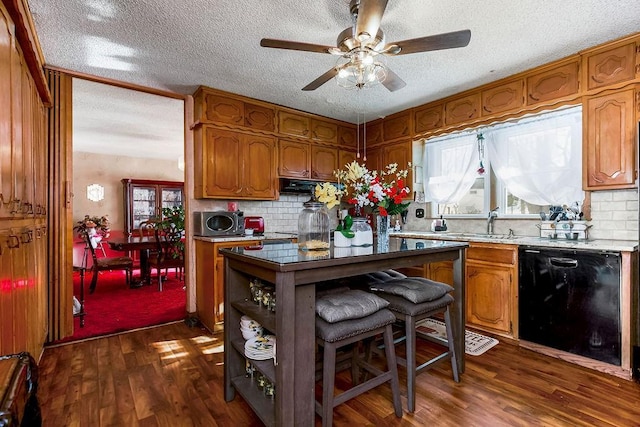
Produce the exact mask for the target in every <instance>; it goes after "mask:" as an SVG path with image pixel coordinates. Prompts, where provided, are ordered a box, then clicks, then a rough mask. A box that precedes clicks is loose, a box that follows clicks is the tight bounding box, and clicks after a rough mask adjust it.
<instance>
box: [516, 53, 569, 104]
mask: <svg viewBox="0 0 640 427" xmlns="http://www.w3.org/2000/svg"><path fill="white" fill-rule="evenodd" d="M579 64H580V62H579V60H578V59H577V58H576V59H575V60H571V61H570V62H568V63H565V64H562V65H557V66H554V67H552V68H550V69H544V70H542V71H540V72H537V73H534V74H531V75H530V76H529V77H527V105H532V104H538V103H540V102H545V101H550V100H556V99H558V98H563V97H565V96H569V95H575V94H577V93H578V89H579V84H578V82H579V79H578V69H579Z"/></svg>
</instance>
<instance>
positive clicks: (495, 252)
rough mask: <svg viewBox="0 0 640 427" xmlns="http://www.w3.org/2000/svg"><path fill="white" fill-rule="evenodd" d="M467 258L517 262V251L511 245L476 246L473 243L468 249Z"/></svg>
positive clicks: (502, 262)
mask: <svg viewBox="0 0 640 427" xmlns="http://www.w3.org/2000/svg"><path fill="white" fill-rule="evenodd" d="M500 246H503V245H500ZM467 260H476V261H484V262H491V263H494V264H515V263H516V251H515V249H514V248H512V247H510V246H509V247H497V246H491V247H489V246H475V245H474V244H473V243H472V244H471V246H469V248H468V249H467Z"/></svg>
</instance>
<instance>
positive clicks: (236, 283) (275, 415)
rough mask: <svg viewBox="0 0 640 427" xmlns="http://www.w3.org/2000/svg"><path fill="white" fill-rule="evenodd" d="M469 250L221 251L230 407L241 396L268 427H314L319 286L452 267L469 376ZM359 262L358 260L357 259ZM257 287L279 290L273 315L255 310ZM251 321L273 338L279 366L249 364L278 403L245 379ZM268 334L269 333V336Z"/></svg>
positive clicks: (443, 246)
mask: <svg viewBox="0 0 640 427" xmlns="http://www.w3.org/2000/svg"><path fill="white" fill-rule="evenodd" d="M467 246H468V244H467V243H465V242H447V241H434V240H421V239H403V238H391V242H390V245H389V251H388V252H385V253H378V252H377V251H376V249H375V245H374V246H373V247H368V248H351V249H353V250H344V249H348V248H335V250H334V248H333V247H332V248H331V249H330V250H327V251H309V252H304V251H301V250H299V249H298V245H297V244H296V243H278V244H273V245H270V244H265V245H264V246H263V247H262V248H260V249H257V250H254V249H248V248H245V247H234V248H228V249H221V253H222V254H224V257H225V277H226V280H225V298H224V301H225V303H224V304H225V328H224V346H225V347H224V348H225V354H224V363H225V369H224V373H225V379H224V381H225V400H227V401H231V400H233V399H234V397H235V392H236V391H237V392H239V393H240V394H241V395H242V397H243V398H244V399H245V400H246V401H247V402H248V403H249V405H250V406H251V407H252V408H253V410H254V411H255V412H256V414H257V415H258V416H259V417H260V418H261V420H262V421H263V422H264V423H265V424H266V425H268V426H270V425H277V426H284V425H307V426H311V425H314V419H315V411H314V387H315V357H314V354H315V294H316V284H317V283H320V282H326V281H329V280H335V279H345V278H349V277H353V276H357V275H360V274H365V273H371V272H375V271H380V270H386V269H390V268H403V267H412V266H417V265H422V264H426V263H431V262H439V261H453V270H454V271H453V276H454V288H455V291H454V293H453V296H454V299H455V301H454V304H453V312H452V320H453V322H452V326H453V331H454V334H455V336H456V340H455V348H456V357H457V359H458V366H459V368H460V372H461V373H462V372H464V356H465V354H464V332H463V331H464V325H465V309H464V301H465V287H464V261H465V260H464V257H465V248H466V247H467ZM354 253H355V254H357V255H354ZM254 279H259V280H260V281H262V282H263V283H264V282H267V283H269V284H271V285H272V286H273V287H274V288H275V294H276V297H277V299H276V309H275V311H273V312H272V311H270V310H268V309H267V308H263V307H260V306H258V305H255V304H254V303H253V301H252V300H251V297H250V290H249V283H250V281H251V280H254ZM243 315H247V316H249V317H251V318H253V319H254V320H256V321H257V322H258V323H260V324H261V325H262V326H263V327H264V328H265V329H266V330H267V331H268V333H272V334H274V335H276V341H277V352H276V360H277V365H275V366H274V361H273V360H272V359H270V360H266V361H251V363H252V365H253V367H254V368H255V369H257V370H258V372H259V374H260V375H263V376H264V377H266V378H267V380H268V381H269V382H271V383H273V384H275V397H274V398H270V397H266V396H265V395H264V393H263V392H262V391H261V390H260V389H259V388H258V386H257V382H256V381H255V380H254V379H253V378H252V377H248V376H247V374H246V362H247V361H246V359H245V356H244V340H243V338H242V334H241V331H240V328H239V322H240V318H241V317H242V316H243ZM265 333H266V332H265Z"/></svg>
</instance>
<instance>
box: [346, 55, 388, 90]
mask: <svg viewBox="0 0 640 427" xmlns="http://www.w3.org/2000/svg"><path fill="white" fill-rule="evenodd" d="M346 59H347V62H344V60H345V58H340V60H338V64H337V65H336V68H337V69H338V73H337V74H336V76H335V79H336V82H337V83H338V86H340V87H343V88H346V89H364V88H369V87H372V86H376V85H378V84H379V83H382V82H383V81H384V79H385V78H386V77H387V71H386V67H385V65H384V64H383V63H382V62H380V61H376V60H375V59H374V58H373V56H372V55H370V54H368V53H366V52H360V54H358V55H354V56H352V57H351V58H346Z"/></svg>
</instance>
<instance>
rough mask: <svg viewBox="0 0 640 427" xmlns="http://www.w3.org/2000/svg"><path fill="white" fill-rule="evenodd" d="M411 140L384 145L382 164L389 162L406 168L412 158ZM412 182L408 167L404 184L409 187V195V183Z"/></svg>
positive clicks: (385, 164)
mask: <svg viewBox="0 0 640 427" xmlns="http://www.w3.org/2000/svg"><path fill="white" fill-rule="evenodd" d="M412 154H413V153H412V150H411V141H406V142H400V143H396V144H392V145H389V146H386V147H384V151H383V155H382V160H383V164H382V166H383V167H385V166H387V165H389V164H391V163H397V164H398V169H399V170H400V169H407V165H408V164H409V163H411V160H412ZM412 182H413V174H412V172H411V169H409V174H408V175H407V178H406V180H405V185H406V186H407V187H409V197H412V194H411V183H412Z"/></svg>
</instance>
